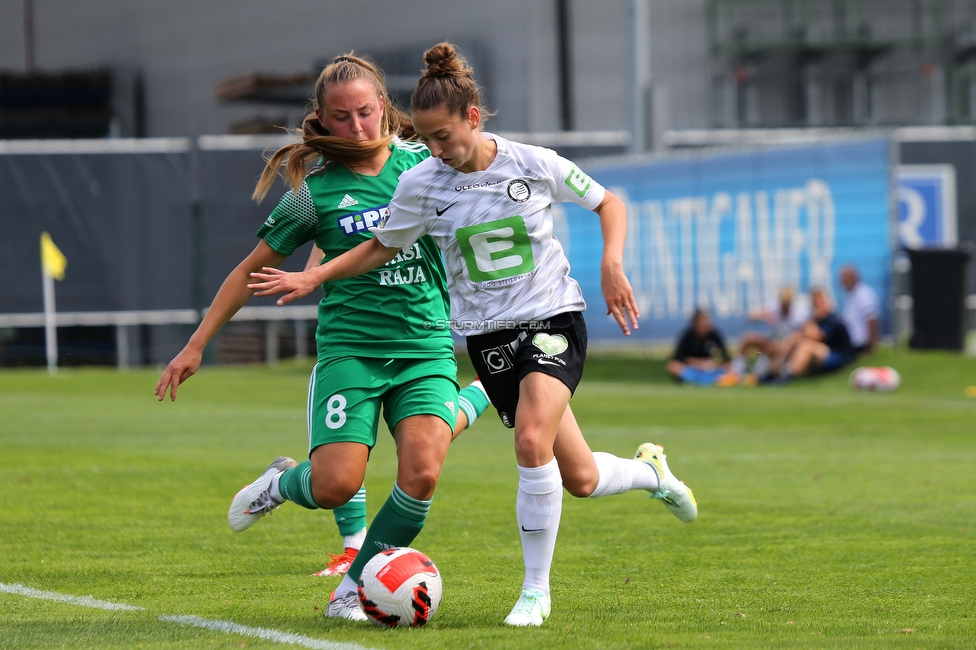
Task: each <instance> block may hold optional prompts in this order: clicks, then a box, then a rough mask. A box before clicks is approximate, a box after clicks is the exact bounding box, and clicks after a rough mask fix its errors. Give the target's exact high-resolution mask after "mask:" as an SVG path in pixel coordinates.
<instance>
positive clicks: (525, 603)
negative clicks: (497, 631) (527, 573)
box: [505, 589, 552, 627]
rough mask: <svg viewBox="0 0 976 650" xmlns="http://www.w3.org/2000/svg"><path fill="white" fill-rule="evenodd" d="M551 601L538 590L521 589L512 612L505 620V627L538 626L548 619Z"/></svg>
mask: <svg viewBox="0 0 976 650" xmlns="http://www.w3.org/2000/svg"><path fill="white" fill-rule="evenodd" d="M551 608H552V601H551V600H550V599H549V596H547V595H546V594H544V593H542V591H540V590H538V589H523V590H522V594H521V595H520V596H519V599H518V602H517V603H515V607H513V608H512V612H511V613H510V614H509V615H508V616H507V617H506V618H505V625H511V626H513V627H529V626H539V625H542V622H543V621H545V620H546V619H547V618H549V611H550V610H551Z"/></svg>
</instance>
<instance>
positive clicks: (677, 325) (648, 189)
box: [554, 140, 892, 342]
mask: <svg viewBox="0 0 976 650" xmlns="http://www.w3.org/2000/svg"><path fill="white" fill-rule="evenodd" d="M585 167H586V170H585V171H587V172H588V173H589V174H590V175H591V176H592V177H593V178H594V179H596V180H597V181H599V182H600V183H602V184H603V185H604V186H606V187H607V188H608V189H610V190H611V191H612V192H614V193H615V194H616V195H618V196H620V197H621V198H622V199H623V200H624V201H625V202H626V204H627V214H628V237H627V248H626V252H625V257H624V265H625V270H626V272H627V276H628V278H629V279H630V281H631V284H632V285H633V287H634V292H635V294H636V297H637V301H638V307H639V309H640V310H641V324H640V329H639V330H638V331H637V332H636V333H635V334H634V336H635V337H636V338H637V339H644V340H653V341H661V340H671V339H673V338H674V337H675V336H676V335H677V334H678V332H680V331H681V330H682V329H683V328H684V327H685V326H686V325H687V321H688V317H689V316H690V315H691V313H692V311H693V310H694V309H695V308H696V307H704V308H707V309H708V310H710V311H711V312H712V315H713V317H714V319H715V321H716V323H717V324H718V326H719V328H720V329H721V330H722V331H723V333H725V334H726V335H731V336H735V335H738V334H740V333H741V332H742V331H744V330H746V329H749V328H750V327H751V326H753V325H754V324H752V323H750V322H749V321H748V314H749V313H751V312H753V311H754V310H756V309H758V308H760V307H762V306H763V305H766V304H768V303H769V302H770V301H771V300H773V299H775V297H776V296H777V295H778V293H779V290H780V288H781V287H784V286H789V287H791V288H793V289H794V290H795V291H797V292H799V293H801V294H805V293H807V292H809V290H810V288H811V287H815V286H819V287H822V288H824V289H825V290H826V291H827V293H828V295H829V296H830V297H831V298H832V299H833V300H834V302H835V304H840V305H842V304H843V290H842V289H841V287H840V285H839V283H838V277H837V276H838V271H839V269H840V267H841V266H842V265H844V264H854V265H856V266H857V267H858V269H859V270H860V273H861V278H862V280H863V281H864V282H866V283H867V284H868V285H869V286H871V287H872V288H874V290H875V291H876V292H877V293H878V295H879V296H882V297H883V296H886V295H887V292H888V268H889V260H890V256H891V250H892V238H891V215H892V210H891V202H890V197H891V164H890V159H889V143H888V141H887V140H865V141H856V142H845V143H825V144H818V145H811V146H803V147H791V148H783V149H766V150H757V151H752V152H748V153H721V154H714V153H713V154H703V155H702V154H699V155H695V156H689V157H684V158H672V159H667V160H655V161H650V162H644V163H640V164H609V165H602V166H600V165H598V166H594V165H586V166H585ZM555 207H556V208H557V209H556V210H555V212H554V214H555V218H556V219H555V220H556V224H555V226H556V234H557V236H559V237H560V240H561V241H562V242H563V243H564V244H565V248H566V249H567V253H568V255H569V260H570V264H571V266H572V275H573V277H575V278H576V279H577V280H578V281H579V282H580V285H581V286H582V288H583V293H584V296H585V297H586V301H587V304H588V309H587V313H586V315H587V326H588V329H589V331H590V336H591V339H593V340H594V341H617V342H622V341H623V340H624V338H623V336H622V334H621V332H620V330H619V327H618V326H617V325H616V323H615V322H614V321H613V320H612V319H611V318H610V317H608V316H606V315H605V313H606V305H605V302H604V300H603V296H602V293H601V289H600V259H601V254H602V236H601V232H600V223H599V218H598V217H597V216H596V215H595V214H594V213H592V212H589V211H586V210H584V209H582V208H580V207H579V206H576V205H574V204H562V205H560V206H555ZM881 302H882V309H883V310H884V309H886V306H885V305H884V303H885V301H884V300H882V301H881ZM883 320H885V319H884V318H883Z"/></svg>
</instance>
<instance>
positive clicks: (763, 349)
mask: <svg viewBox="0 0 976 650" xmlns="http://www.w3.org/2000/svg"><path fill="white" fill-rule="evenodd" d="M749 320H751V321H759V322H763V323H766V324H767V325H769V328H770V331H769V333H768V334H767V333H764V332H745V333H744V334H743V335H742V336H741V337H740V338H739V356H738V357H737V358H736V359H735V360H734V361H733V362H732V369H733V370H735V371H736V372H739V373H742V372H744V370H745V368H746V366H747V361H748V360H749V359H750V358H752V357H754V356H755V357H756V359H755V362H754V363H753V366H752V370H751V372H752V373H754V374H756V375H764V374H765V373H766V371H767V370H768V367H769V362H770V360H771V359H772V357H773V356H774V355H775V354H776V353H777V352H778V350H779V349H780V348H781V347H782V346H783V345H785V344H786V340H787V339H788V337H789V336H790V335H791V334H793V333H794V332H796V331H799V330H800V329H802V328H803V326H804V325H805V324H806V323H807V321H809V320H810V308H809V306H808V305H807V304H806V301H804V300H800V299H799V298H797V297H796V296H795V294H794V293H793V288H792V287H785V286H784V287H782V288H781V289H780V291H779V296H778V298H777V299H775V300H772V301H770V302H769V304H767V305H766V306H765V307H763V308H762V309H759V310H756V311H754V312H752V313H750V314H749ZM757 355H758V356H757Z"/></svg>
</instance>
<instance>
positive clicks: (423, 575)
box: [359, 547, 441, 627]
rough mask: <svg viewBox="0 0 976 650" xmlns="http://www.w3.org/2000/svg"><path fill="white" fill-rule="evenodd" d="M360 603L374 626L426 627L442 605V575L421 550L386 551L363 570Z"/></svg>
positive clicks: (398, 549)
mask: <svg viewBox="0 0 976 650" xmlns="http://www.w3.org/2000/svg"><path fill="white" fill-rule="evenodd" d="M359 602H360V603H361V604H362V606H363V611H364V612H366V616H367V617H369V620H370V621H372V622H373V624H374V625H378V626H380V627H397V626H399V625H404V626H420V625H424V624H426V623H427V621H429V620H430V619H431V618H433V616H434V613H435V612H436V611H437V606H438V605H440V604H441V574H440V572H439V571H438V570H437V567H436V566H434V563H433V562H431V561H430V558H429V557H427V556H426V555H424V554H423V553H421V552H420V551H415V550H414V549H412V548H406V547H403V548H392V549H389V550H386V551H382V552H381V553H377V554H376V555H374V556H373V557H372V558H371V559H370V561H369V562H367V563H366V566H365V567H363V572H362V574H361V575H360V576H359Z"/></svg>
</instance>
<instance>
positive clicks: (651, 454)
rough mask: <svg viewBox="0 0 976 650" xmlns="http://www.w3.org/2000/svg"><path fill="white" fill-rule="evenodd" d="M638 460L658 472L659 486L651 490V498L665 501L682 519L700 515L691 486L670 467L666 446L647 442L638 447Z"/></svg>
mask: <svg viewBox="0 0 976 650" xmlns="http://www.w3.org/2000/svg"><path fill="white" fill-rule="evenodd" d="M634 458H636V459H637V460H639V461H641V462H644V463H647V464H648V465H650V466H651V467H652V468H653V469H654V471H655V472H656V473H657V479H658V484H659V485H658V488H657V490H656V491H655V492H651V498H652V499H657V500H658V501H661V502H662V503H664V505H665V506H666V507H667V509H668V510H670V511H671V514H673V515H674V516H675V517H677V518H678V519H680V520H681V521H689V522H690V521H694V520H695V519H696V518H697V517H698V502H697V501H695V495H694V494H693V493H692V491H691V488H690V487H688V486H687V485H685V484H684V483H683V482H682V481H679V480H678V479H677V477H675V475H674V474H672V473H671V469H670V468H669V467H668V460H667V456H665V455H664V447H662V446H661V445H655V444H654V443H651V442H645V443H644V444H642V445H641V446H640V447H638V448H637V454H636V455H635V456H634Z"/></svg>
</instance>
